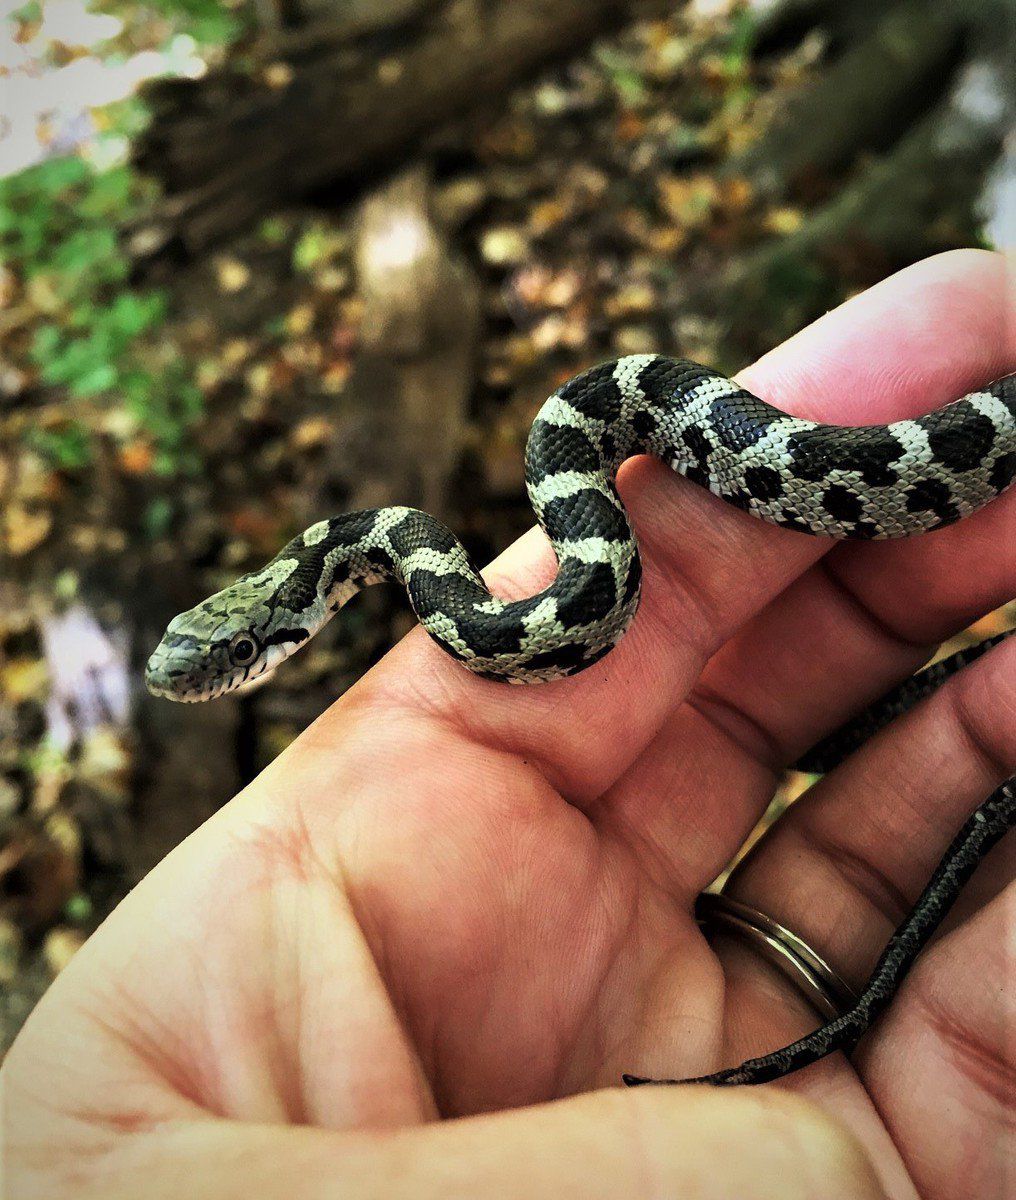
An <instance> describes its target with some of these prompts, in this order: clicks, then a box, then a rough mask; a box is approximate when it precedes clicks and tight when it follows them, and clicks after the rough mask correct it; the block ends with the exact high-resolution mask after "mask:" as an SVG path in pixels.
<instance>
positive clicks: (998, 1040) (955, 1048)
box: [854, 888, 1016, 1196]
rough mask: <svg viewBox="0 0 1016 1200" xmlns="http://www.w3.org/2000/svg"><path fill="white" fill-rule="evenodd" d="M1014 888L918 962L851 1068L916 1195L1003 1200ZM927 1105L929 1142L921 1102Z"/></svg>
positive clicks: (1008, 1157)
mask: <svg viewBox="0 0 1016 1200" xmlns="http://www.w3.org/2000/svg"><path fill="white" fill-rule="evenodd" d="M1014 927H1016V888H1010V889H1008V891H1006V892H1005V893H1003V894H1002V895H999V896H997V897H996V898H995V899H994V900H993V901H992V902H991V903H990V904H989V905H988V906H987V907H986V908H984V909H983V910H982V911H981V912H979V913H978V914H977V915H976V916H974V917H973V918H971V919H970V920H969V921H968V922H966V923H965V924H964V925H962V926H961V927H960V928H958V929H956V930H954V931H953V932H952V933H950V934H949V935H948V936H947V937H945V938H943V939H942V940H941V941H940V942H938V943H937V944H936V945H934V946H932V947H931V948H930V949H929V950H928V952H927V954H925V955H924V957H923V958H922V959H920V960H919V962H918V963H917V965H916V966H915V967H914V970H913V973H912V974H911V976H910V978H909V979H908V980H907V982H906V984H905V985H904V987H903V989H902V991H901V992H900V996H899V999H898V1000H897V1002H896V1004H894V1005H893V1007H892V1008H891V1009H890V1010H889V1012H888V1013H887V1014H886V1016H885V1018H884V1019H883V1021H882V1024H881V1025H880V1027H879V1034H878V1037H877V1038H872V1039H870V1040H869V1041H868V1042H866V1043H862V1046H861V1048H860V1051H859V1052H858V1054H857V1055H855V1058H854V1063H855V1065H856V1066H857V1068H858V1070H859V1071H860V1073H861V1075H862V1076H863V1078H864V1080H865V1083H866V1085H867V1087H868V1089H869V1091H870V1092H871V1093H872V1095H873V1096H874V1097H875V1099H876V1102H877V1104H878V1106H879V1110H880V1111H881V1113H882V1115H883V1117H884V1119H885V1121H886V1124H887V1126H888V1129H889V1132H890V1134H891V1135H892V1137H893V1140H894V1141H895V1143H896V1145H897V1146H899V1147H901V1149H902V1152H903V1154H904V1156H905V1157H906V1159H907V1162H908V1166H909V1168H910V1170H911V1172H912V1174H913V1177H914V1182H915V1184H916V1186H917V1188H918V1190H919V1192H920V1194H921V1195H922V1196H955V1195H960V1194H963V1195H969V1196H1003V1195H1006V1194H1007V1189H1006V1185H1007V1179H1008V1180H1009V1181H1010V1182H1011V1170H1012V1154H1011V1150H1012V1146H1011V1141H1012V1096H1013V1090H1012V1081H1013V1077H1014V1075H1016V1039H1014V1038H1013V1029H1014V1028H1016V1024H1014V1022H1016V1008H1014V1003H1013V992H1012V989H1011V987H1009V986H1008V982H1009V981H1011V980H1012V979H1013V976H1014V973H1016V943H1014V942H1013V937H1012V931H1013V928H1014ZM930 1095H933V1096H934V1097H935V1112H936V1122H935V1130H934V1135H932V1133H931V1131H930V1130H929V1127H928V1103H927V1098H928V1096H930Z"/></svg>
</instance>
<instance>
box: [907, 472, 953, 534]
mask: <svg viewBox="0 0 1016 1200" xmlns="http://www.w3.org/2000/svg"><path fill="white" fill-rule="evenodd" d="M906 500H907V512H912V513H920V512H931V513H934V514H935V516H936V517H938V518H939V520H940V521H941V522H942V523H943V524H947V523H948V522H950V521H956V520H958V519H959V515H960V514H959V509H957V507H956V505H955V504H954V503H953V499H952V495H951V493H950V491H949V489H948V487H946V485H945V484H944V483H942V481H941V480H939V479H922V480H920V481H919V482H918V483H915V484H914V485H913V486H912V487H909V488H907V491H906Z"/></svg>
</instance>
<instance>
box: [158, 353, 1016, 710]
mask: <svg viewBox="0 0 1016 1200" xmlns="http://www.w3.org/2000/svg"><path fill="white" fill-rule="evenodd" d="M636 454H650V455H654V456H655V457H656V458H659V459H661V460H662V461H663V462H665V463H667V464H668V465H669V466H670V467H672V468H673V469H674V470H675V471H678V472H680V473H681V474H683V475H685V476H686V477H687V478H689V479H691V480H693V481H694V482H696V483H699V484H701V485H702V486H703V487H706V488H708V489H709V490H710V491H711V492H714V493H715V494H716V495H718V496H720V497H722V498H723V499H724V500H726V501H727V502H728V503H730V504H733V505H736V506H737V507H738V508H741V509H743V510H744V511H746V512H749V513H751V514H753V515H754V516H756V517H759V518H761V519H762V520H764V521H767V522H770V523H772V524H775V525H781V526H785V527H787V528H789V529H795V530H799V531H800V532H802V533H810V534H817V535H824V536H828V537H833V538H862V539H871V538H896V537H907V536H910V535H911V534H915V533H921V532H923V531H926V530H930V529H935V528H937V527H938V526H941V525H946V524H949V523H950V522H952V521H956V520H958V519H960V518H961V517H963V516H966V515H967V514H968V513H971V512H973V511H974V510H976V509H978V508H980V507H981V506H983V505H984V504H986V503H987V502H988V501H990V500H992V499H993V498H994V497H995V496H997V495H999V494H1000V493H1001V492H1002V491H1004V490H1005V489H1006V488H1007V487H1008V486H1009V485H1010V484H1011V483H1012V481H1013V478H1014V475H1016V375H1009V376H1007V377H1005V378H1003V379H999V380H997V381H996V382H995V383H992V384H990V385H989V386H987V387H985V388H982V389H980V390H978V391H975V392H971V393H970V394H969V395H967V396H964V397H963V398H962V399H960V400H957V401H955V402H954V403H952V404H949V405H947V406H946V407H944V408H941V409H939V410H937V411H935V412H932V413H929V414H928V415H926V416H921V417H915V418H913V419H912V420H904V421H896V422H894V423H892V424H889V425H868V426H853V427H849V426H837V425H824V424H819V423H816V422H814V421H808V420H805V419H803V418H800V417H793V416H789V415H788V414H786V413H783V412H781V411H780V410H779V409H777V408H774V407H773V406H772V405H770V404H768V403H767V402H766V401H764V400H761V399H760V398H759V397H757V396H754V395H752V394H751V393H750V392H748V391H746V390H745V389H744V388H742V387H740V386H739V385H738V384H737V383H735V382H733V381H732V380H730V379H727V378H725V377H724V376H723V375H720V374H718V373H717V372H715V371H712V370H710V369H709V368H707V367H703V366H699V365H697V364H696V363H693V362H689V361H686V360H679V359H672V358H666V357H663V356H661V355H628V356H626V357H624V358H619V359H617V360H615V361H613V362H608V363H605V364H603V365H601V366H597V367H593V368H592V369H590V370H588V371H586V372H584V373H583V374H582V375H579V376H577V377H576V378H575V379H573V380H571V381H569V382H568V383H566V384H564V385H563V386H562V387H561V388H560V389H559V390H558V391H556V392H555V393H554V395H553V396H551V398H550V399H549V400H548V401H547V402H546V403H545V404H544V406H543V407H542V409H541V410H540V412H539V414H538V416H537V417H536V420H535V422H534V424H533V427H532V430H531V432H530V435H529V440H528V444H527V447H526V486H527V489H528V493H529V498H530V501H531V502H532V506H533V510H534V511H535V513H536V516H537V519H538V521H539V523H540V525H541V526H542V527H543V529H544V530H545V531H546V533H547V535H548V537H549V538H550V541H551V543H552V544H553V547H554V550H555V552H556V554H557V557H558V562H559V569H558V573H557V576H556V578H555V579H554V581H553V582H552V583H551V584H550V585H549V587H547V588H546V589H545V590H544V591H542V592H540V593H538V594H537V595H535V596H530V597H527V598H526V599H523V600H515V601H507V600H503V599H500V598H499V597H497V596H495V595H493V594H492V593H491V591H490V589H489V588H488V587H487V586H486V584H484V582H483V580H482V578H481V577H480V574H479V572H478V570H477V569H476V568H475V567H474V566H473V564H472V563H471V562H470V560H469V556H468V554H467V553H466V550H465V549H464V547H463V546H462V544H461V542H459V540H458V539H457V538H456V536H455V535H454V534H453V533H452V532H451V531H450V530H449V529H447V528H446V527H445V526H444V525H443V524H442V523H441V522H439V521H438V520H436V519H435V518H434V517H432V516H429V515H428V514H427V513H424V512H420V511H419V510H417V509H412V508H403V507H397V506H393V507H388V508H378V509H367V510H364V511H361V512H354V513H349V514H346V515H343V516H339V517H332V518H329V519H326V520H323V521H319V522H318V523H317V524H315V525H312V526H311V527H310V528H309V529H307V530H306V531H305V532H304V533H302V534H300V535H299V536H298V537H296V538H294V539H293V540H292V541H291V542H290V543H289V544H288V545H287V546H286V547H285V548H284V549H283V550H282V551H281V552H280V553H279V554H278V555H277V556H276V557H275V558H274V559H272V561H271V562H270V563H268V564H267V565H266V566H265V567H263V568H262V569H261V570H259V571H254V572H253V573H251V574H249V575H245V576H244V577H243V578H242V579H239V580H238V581H237V582H235V583H233V584H231V585H230V586H229V587H227V588H225V589H223V590H222V591H220V592H218V593H216V595H214V596H212V597H210V598H209V599H207V600H205V601H204V602H203V603H201V604H199V605H198V606H197V607H196V608H193V609H191V610H190V611H189V612H186V613H183V614H181V615H180V616H178V617H176V618H175V619H174V620H173V621H172V622H171V624H170V625H169V628H168V630H167V632H166V635H165V637H164V638H163V640H162V642H161V643H160V645H159V646H158V648H157V649H156V651H155V653H154V654H153V655H152V657H151V660H150V662H149V664H148V670H147V682H148V686H149V688H150V689H151V690H152V691H153V692H155V693H157V694H159V695H162V696H167V697H169V698H170V699H175V700H187V701H191V700H204V699H208V698H210V697H212V696H218V695H221V694H223V693H224V692H228V691H231V690H232V689H234V688H236V687H239V686H241V685H242V684H244V683H246V682H248V681H250V680H253V679H255V678H257V677H259V676H260V675H263V674H265V673H266V672H268V671H271V670H273V669H274V668H275V667H276V666H277V665H278V663H279V662H280V661H281V660H282V659H284V658H286V657H287V656H288V655H289V654H291V653H292V652H293V651H294V650H296V649H298V648H299V647H300V646H301V645H302V644H303V643H304V642H306V641H307V639H308V638H310V637H312V636H313V635H314V634H315V633H316V632H317V631H318V630H319V629H320V628H321V627H322V625H324V623H325V622H326V621H327V620H328V619H329V618H330V617H331V616H332V615H333V614H334V613H335V612H337V611H338V609H339V608H341V606H342V605H343V604H345V603H346V602H347V601H348V600H349V599H350V598H351V597H352V596H353V595H355V594H356V593H357V592H358V591H360V590H361V589H362V588H364V587H367V586H369V585H370V584H373V583H378V582H381V581H383V580H387V579H394V580H397V581H398V582H399V583H401V584H403V585H404V586H405V588H406V591H407V593H408V595H409V600H410V603H411V605H412V607H413V610H414V612H415V613H416V615H417V617H418V618H419V620H420V623H421V624H422V625H423V626H424V628H425V629H426V630H427V632H428V633H429V634H430V635H431V637H432V638H433V639H434V640H435V641H436V642H437V643H438V645H439V646H441V648H442V649H443V650H445V651H447V653H449V654H450V655H452V656H453V657H454V658H456V659H458V660H459V661H460V662H461V663H462V664H463V665H464V666H466V667H468V668H469V669H470V670H471V671H474V672H475V673H476V674H478V675H482V676H485V677H486V678H489V679H495V680H505V681H508V682H511V683H535V682H541V681H544V680H553V679H558V678H561V677H563V676H568V675H573V674H575V673H576V672H578V671H581V670H583V669H584V668H586V667H588V666H590V665H591V664H592V663H595V662H597V661H598V660H599V659H600V658H602V657H603V656H604V655H605V654H606V653H608V651H610V650H611V649H612V648H613V647H614V646H615V645H616V644H617V642H618V641H619V640H620V638H621V637H622V635H623V634H624V632H625V630H626V629H627V628H628V626H629V624H630V623H631V620H632V618H633V617H634V615H635V611H636V609H637V607H638V602H639V594H640V586H641V578H642V568H641V562H640V559H639V553H638V546H637V544H636V542H635V538H634V535H633V533H632V529H631V525H630V524H629V521H628V517H627V514H626V513H625V510H624V507H623V505H622V503H621V500H620V498H619V496H618V493H617V490H616V488H615V486H614V477H615V474H616V472H617V469H618V467H619V466H620V464H621V463H622V462H624V461H625V459H627V458H630V457H631V456H633V455H636Z"/></svg>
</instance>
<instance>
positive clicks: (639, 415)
mask: <svg viewBox="0 0 1016 1200" xmlns="http://www.w3.org/2000/svg"><path fill="white" fill-rule="evenodd" d="M656 426H657V420H656V417H655V416H654V415H653V414H652V413H651V412H646V411H645V409H640V410H639V411H638V412H636V413H633V414H632V419H631V427H632V429H633V430H634V432H635V436H636V437H638V438H640V439H641V440H642V441H646V440H647V439H648V438H650V437H651V436H652V435H653V434H654V433H655V432H656Z"/></svg>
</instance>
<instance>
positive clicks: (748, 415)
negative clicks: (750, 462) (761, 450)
mask: <svg viewBox="0 0 1016 1200" xmlns="http://www.w3.org/2000/svg"><path fill="white" fill-rule="evenodd" d="M710 416H711V418H712V427H713V429H714V430H715V432H716V437H717V438H718V439H719V441H720V442H721V443H722V444H723V445H724V446H726V447H727V449H728V450H734V451H738V452H740V451H742V450H747V449H748V448H749V447H750V446H754V445H755V443H756V442H758V441H760V440H761V439H762V438H763V437H765V435H766V433H767V432H768V430H769V427H770V426H771V425H772V423H773V421H774V420H776V419H777V414H776V413H775V412H774V411H773V409H772V408H770V407H769V405H768V404H765V403H764V402H763V401H761V400H759V399H758V398H757V397H755V396H753V395H752V394H751V393H750V392H743V391H742V392H736V393H735V394H734V395H733V396H722V397H721V398H720V399H718V400H714V401H713V404H712V407H711V409H710Z"/></svg>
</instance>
